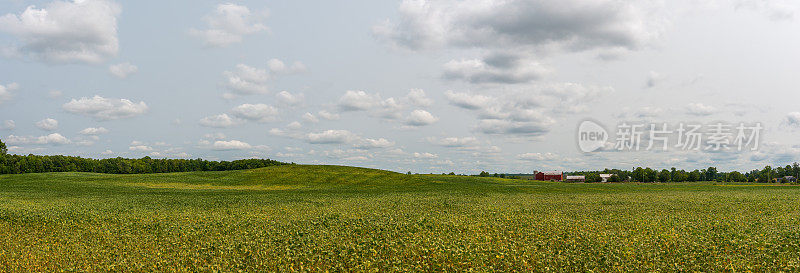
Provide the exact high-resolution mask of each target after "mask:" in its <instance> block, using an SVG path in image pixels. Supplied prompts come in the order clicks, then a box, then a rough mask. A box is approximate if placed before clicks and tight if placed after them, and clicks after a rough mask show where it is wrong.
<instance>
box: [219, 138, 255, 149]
mask: <svg viewBox="0 0 800 273" xmlns="http://www.w3.org/2000/svg"><path fill="white" fill-rule="evenodd" d="M252 147H253V146H251V145H250V144H247V143H246V142H241V141H238V140H228V141H225V140H218V141H214V144H213V145H212V146H211V149H212V150H215V151H232V150H246V149H250V148H252Z"/></svg>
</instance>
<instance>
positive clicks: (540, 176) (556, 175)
mask: <svg viewBox="0 0 800 273" xmlns="http://www.w3.org/2000/svg"><path fill="white" fill-rule="evenodd" d="M536 180H541V181H547V180H552V181H561V180H564V173H562V172H537V173H536Z"/></svg>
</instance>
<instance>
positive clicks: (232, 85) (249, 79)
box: [223, 64, 270, 95]
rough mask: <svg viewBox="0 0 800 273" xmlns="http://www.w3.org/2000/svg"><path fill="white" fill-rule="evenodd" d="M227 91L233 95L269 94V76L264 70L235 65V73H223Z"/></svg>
mask: <svg viewBox="0 0 800 273" xmlns="http://www.w3.org/2000/svg"><path fill="white" fill-rule="evenodd" d="M223 74H224V75H225V77H227V79H228V81H227V83H226V85H227V87H228V89H229V90H231V91H233V93H235V94H242V95H249V94H264V93H267V92H269V89H268V88H267V81H268V80H269V79H270V74H269V72H267V70H266V69H259V68H255V67H252V66H248V65H245V64H238V65H236V71H225V72H224V73H223Z"/></svg>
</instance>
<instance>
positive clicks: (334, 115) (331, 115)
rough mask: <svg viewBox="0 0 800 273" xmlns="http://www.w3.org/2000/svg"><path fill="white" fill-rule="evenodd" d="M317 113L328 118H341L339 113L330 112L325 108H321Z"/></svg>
mask: <svg viewBox="0 0 800 273" xmlns="http://www.w3.org/2000/svg"><path fill="white" fill-rule="evenodd" d="M317 115H318V116H319V117H321V118H324V119H327V120H338V119H339V114H336V113H331V112H328V111H325V110H320V111H319V112H317Z"/></svg>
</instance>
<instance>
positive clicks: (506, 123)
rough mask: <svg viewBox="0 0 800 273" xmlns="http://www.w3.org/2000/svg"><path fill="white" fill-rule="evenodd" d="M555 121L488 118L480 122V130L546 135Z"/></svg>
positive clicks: (498, 132) (494, 132)
mask: <svg viewBox="0 0 800 273" xmlns="http://www.w3.org/2000/svg"><path fill="white" fill-rule="evenodd" d="M553 123H554V121H553V120H551V119H549V118H542V119H539V120H531V121H514V120H499V119H487V120H481V121H480V122H479V123H478V130H479V131H481V132H483V133H486V134H521V135H533V136H539V135H544V134H546V133H547V132H549V131H550V128H549V126H550V125H552V124H553Z"/></svg>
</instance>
